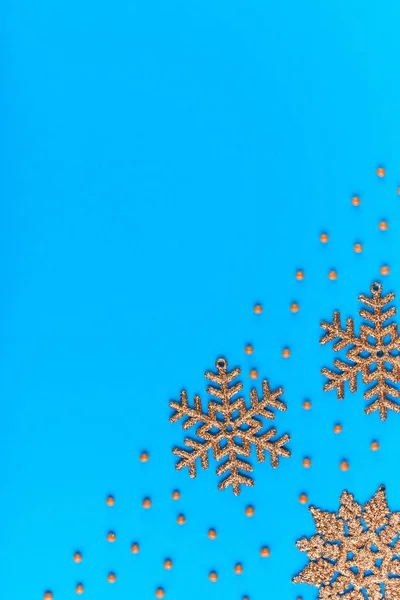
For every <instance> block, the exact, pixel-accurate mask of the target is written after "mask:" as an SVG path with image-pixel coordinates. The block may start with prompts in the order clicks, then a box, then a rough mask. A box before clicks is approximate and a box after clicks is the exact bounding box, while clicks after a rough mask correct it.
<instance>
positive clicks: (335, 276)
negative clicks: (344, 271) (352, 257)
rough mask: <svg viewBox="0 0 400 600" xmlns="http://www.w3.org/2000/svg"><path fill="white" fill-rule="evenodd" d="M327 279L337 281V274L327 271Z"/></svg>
mask: <svg viewBox="0 0 400 600" xmlns="http://www.w3.org/2000/svg"><path fill="white" fill-rule="evenodd" d="M328 278H329V279H330V280H331V281H335V280H336V279H337V273H336V271H329V273H328Z"/></svg>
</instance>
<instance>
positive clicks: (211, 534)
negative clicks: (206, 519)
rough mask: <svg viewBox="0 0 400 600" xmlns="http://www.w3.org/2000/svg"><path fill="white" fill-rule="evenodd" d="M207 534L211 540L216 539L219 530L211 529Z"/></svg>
mask: <svg viewBox="0 0 400 600" xmlns="http://www.w3.org/2000/svg"><path fill="white" fill-rule="evenodd" d="M207 535H208V537H209V538H210V540H215V539H216V537H217V532H216V531H215V529H209V530H208V533H207Z"/></svg>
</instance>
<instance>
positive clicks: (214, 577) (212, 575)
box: [208, 571, 218, 583]
mask: <svg viewBox="0 0 400 600" xmlns="http://www.w3.org/2000/svg"><path fill="white" fill-rule="evenodd" d="M208 579H209V580H210V581H212V582H213V583H215V582H216V581H218V575H217V574H216V572H215V571H211V573H210V574H209V576H208Z"/></svg>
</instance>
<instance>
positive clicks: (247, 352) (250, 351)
mask: <svg viewBox="0 0 400 600" xmlns="http://www.w3.org/2000/svg"><path fill="white" fill-rule="evenodd" d="M244 352H245V354H253V352H254V349H253V346H250V344H249V345H248V346H246V347H245V349H244Z"/></svg>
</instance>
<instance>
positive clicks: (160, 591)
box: [156, 588, 165, 598]
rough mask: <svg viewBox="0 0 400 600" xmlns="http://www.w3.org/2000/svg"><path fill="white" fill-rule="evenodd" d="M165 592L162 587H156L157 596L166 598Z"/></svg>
mask: <svg viewBox="0 0 400 600" xmlns="http://www.w3.org/2000/svg"><path fill="white" fill-rule="evenodd" d="M164 596H165V592H164V590H163V589H162V588H157V589H156V598H164Z"/></svg>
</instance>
